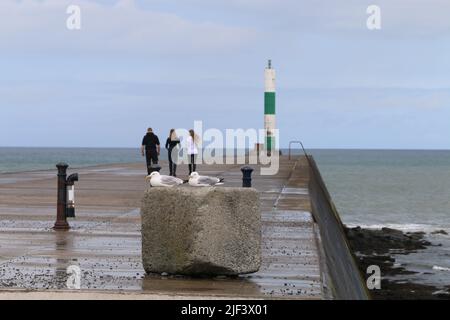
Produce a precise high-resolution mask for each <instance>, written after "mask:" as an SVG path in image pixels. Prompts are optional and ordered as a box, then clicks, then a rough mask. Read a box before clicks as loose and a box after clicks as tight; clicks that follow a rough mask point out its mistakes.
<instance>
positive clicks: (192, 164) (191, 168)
mask: <svg viewBox="0 0 450 320" xmlns="http://www.w3.org/2000/svg"><path fill="white" fill-rule="evenodd" d="M195 160H196V155H195V154H191V162H190V163H189V174H191V173H192V172H195V171H197V164H196V163H195Z"/></svg>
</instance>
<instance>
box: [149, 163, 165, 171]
mask: <svg viewBox="0 0 450 320" xmlns="http://www.w3.org/2000/svg"><path fill="white" fill-rule="evenodd" d="M161 168H162V167H161V166H160V165H159V164H152V165H151V166H150V173H152V172H155V171H157V172H160V171H161Z"/></svg>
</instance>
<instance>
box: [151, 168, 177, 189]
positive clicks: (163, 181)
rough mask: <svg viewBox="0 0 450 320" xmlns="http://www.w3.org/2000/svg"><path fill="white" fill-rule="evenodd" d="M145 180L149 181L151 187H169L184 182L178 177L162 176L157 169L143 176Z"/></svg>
mask: <svg viewBox="0 0 450 320" xmlns="http://www.w3.org/2000/svg"><path fill="white" fill-rule="evenodd" d="M145 180H146V181H149V182H150V185H151V186H152V187H167V188H170V187H175V186H179V185H181V184H183V183H185V182H184V181H183V180H181V179H179V178H176V177H171V176H163V175H161V174H160V173H159V172H157V171H154V172H152V173H151V174H150V175H149V176H147V178H145Z"/></svg>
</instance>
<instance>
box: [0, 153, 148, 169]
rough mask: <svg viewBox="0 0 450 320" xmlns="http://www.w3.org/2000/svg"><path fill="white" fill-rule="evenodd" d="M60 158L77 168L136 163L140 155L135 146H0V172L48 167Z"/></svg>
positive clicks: (139, 159) (53, 165) (51, 167)
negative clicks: (101, 147) (97, 147)
mask: <svg viewBox="0 0 450 320" xmlns="http://www.w3.org/2000/svg"><path fill="white" fill-rule="evenodd" d="M61 161H62V162H66V163H68V164H69V165H70V167H71V168H80V167H86V166H95V165H101V164H111V163H131V162H139V161H143V158H142V157H141V154H140V150H139V149H137V148H136V149H126V148H111V149H106V148H105V149H94V148H0V173H6V172H23V171H34V170H50V169H55V165H56V164H57V163H58V162H61ZM55 170H56V169H55Z"/></svg>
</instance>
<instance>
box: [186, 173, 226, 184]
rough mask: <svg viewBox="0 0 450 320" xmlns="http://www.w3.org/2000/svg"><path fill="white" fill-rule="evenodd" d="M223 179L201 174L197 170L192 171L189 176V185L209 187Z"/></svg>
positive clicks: (220, 182) (221, 182)
mask: <svg viewBox="0 0 450 320" xmlns="http://www.w3.org/2000/svg"><path fill="white" fill-rule="evenodd" d="M223 181H224V179H220V178H216V177H207V176H201V175H199V174H198V173H197V172H192V173H191V175H190V176H189V185H190V186H192V187H211V186H218V185H222V184H223Z"/></svg>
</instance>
